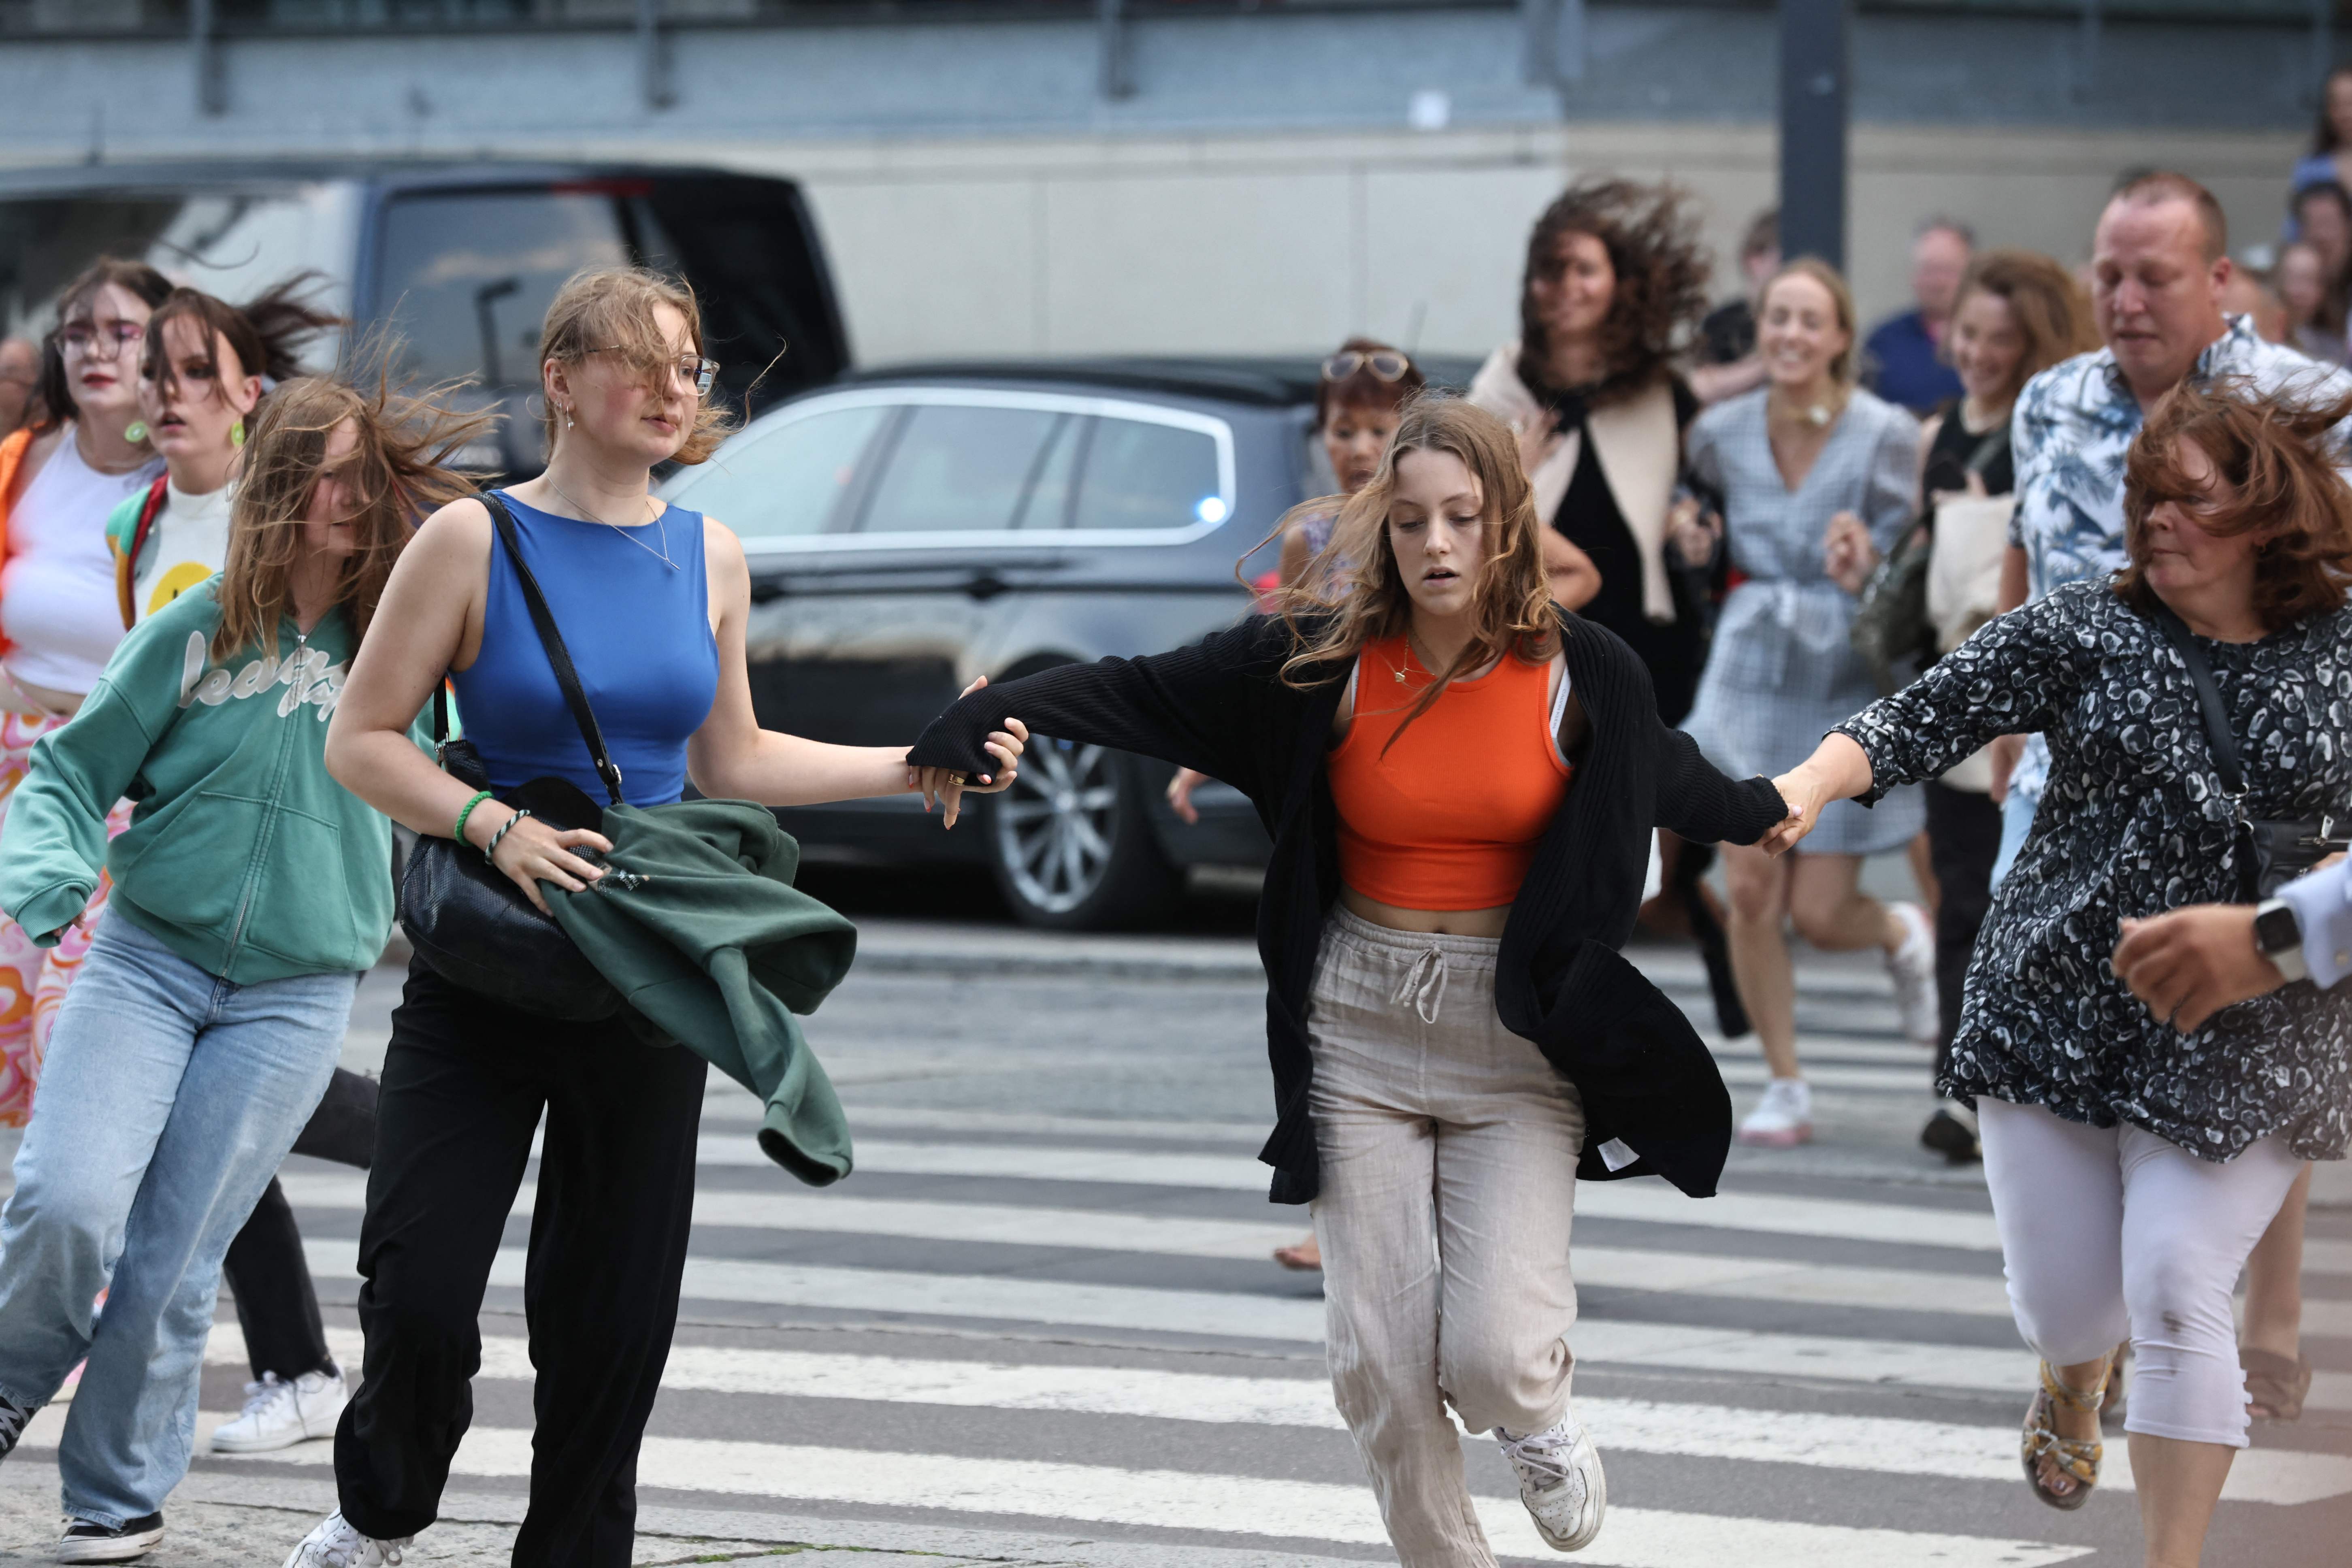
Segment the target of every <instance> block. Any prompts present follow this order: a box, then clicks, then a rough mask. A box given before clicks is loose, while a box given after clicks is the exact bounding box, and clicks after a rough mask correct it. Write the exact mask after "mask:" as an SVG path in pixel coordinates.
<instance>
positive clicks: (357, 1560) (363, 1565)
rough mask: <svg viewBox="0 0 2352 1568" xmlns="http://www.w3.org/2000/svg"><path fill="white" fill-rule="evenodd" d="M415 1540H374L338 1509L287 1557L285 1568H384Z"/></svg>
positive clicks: (303, 1539) (405, 1536)
mask: <svg viewBox="0 0 2352 1568" xmlns="http://www.w3.org/2000/svg"><path fill="white" fill-rule="evenodd" d="M415 1539H416V1538H415V1536H413V1535H404V1536H401V1537H399V1538H398V1539H397V1540H393V1541H378V1540H377V1539H375V1537H373V1536H372V1535H362V1534H361V1533H360V1532H359V1531H357V1530H354V1529H353V1528H352V1523H351V1521H349V1520H347V1519H345V1518H344V1517H343V1514H342V1510H341V1509H337V1510H335V1511H334V1512H332V1513H331V1514H329V1515H328V1516H327V1517H326V1518H325V1519H324V1520H322V1521H320V1524H319V1528H318V1529H316V1530H314V1531H311V1532H310V1534H308V1535H306V1536H304V1537H303V1538H302V1544H301V1545H299V1546H297V1547H296V1548H295V1549H294V1550H293V1552H291V1553H290V1554H289V1556H288V1557H287V1559H286V1563H285V1568H386V1565H387V1564H390V1563H398V1562H399V1561H400V1549H401V1548H402V1547H404V1546H406V1545H407V1544H408V1543H409V1542H412V1541H415Z"/></svg>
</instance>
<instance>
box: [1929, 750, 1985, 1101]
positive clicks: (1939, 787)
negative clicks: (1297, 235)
mask: <svg viewBox="0 0 2352 1568" xmlns="http://www.w3.org/2000/svg"><path fill="white" fill-rule="evenodd" d="M1997 858H2000V807H1999V806H1998V805H1994V804H1993V803H1992V799H1991V797H1990V795H1975V794H1971V793H1970V792H1969V791H1968V790H1964V789H1953V788H1951V787H1950V786H1949V785H1947V784H1936V783H1933V782H1930V783H1929V784H1928V785H1927V863H1928V865H1929V866H1930V867H1931V868H1934V870H1935V873H1936V884H1937V887H1938V888H1939V889H1942V891H1941V893H1940V894H1939V895H1938V901H1937V906H1936V999H1937V1003H1938V1005H1939V1011H1940V1012H1941V1014H1942V1018H1941V1020H1940V1022H1941V1040H1940V1043H1939V1044H1938V1045H1937V1049H1936V1072H1937V1076H1938V1077H1940V1076H1942V1073H1943V1070H1944V1054H1945V1053H1946V1052H1947V1051H1949V1050H1950V1049H1951V1048H1952V1037H1953V1036H1954V1035H1955V1034H1957V1033H1958V1032H1959V1027H1960V983H1961V981H1962V979H1963V978H1964V977H1965V976H1966V975H1967V974H1968V972H1969V956H1970V955H1971V954H1972V953H1974V952H1976V945H1977V930H1978V928H1979V927H1980V926H1982V925H1983V924H1984V918H1985V911H1986V910H1988V909H1990V907H1991V905H1992V863H1993V861H1994V860H1995V859H1997Z"/></svg>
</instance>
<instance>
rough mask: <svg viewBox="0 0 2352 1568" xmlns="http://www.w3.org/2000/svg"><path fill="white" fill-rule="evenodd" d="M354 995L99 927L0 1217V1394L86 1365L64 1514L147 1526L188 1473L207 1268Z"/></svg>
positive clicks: (309, 1099)
mask: <svg viewBox="0 0 2352 1568" xmlns="http://www.w3.org/2000/svg"><path fill="white" fill-rule="evenodd" d="M358 986H359V976H358V975H357V974H355V973H334V974H308V975H299V976H297V977H295V978H293V979H289V980H271V981H263V982H259V983H257V984H250V985H236V984H230V983H229V982H227V981H226V980H221V979H217V978H215V976H213V975H211V974H207V973H205V972H204V971H203V970H201V969H199V968H197V967H196V966H195V965H194V964H193V963H189V962H188V961H187V960H185V959H184V958H182V957H180V956H179V955H178V954H177V953H175V952H173V951H172V950H171V949H170V948H168V947H166V946H164V945H163V943H162V942H158V941H157V940H156V939H155V938H154V937H152V936H150V935H149V934H148V933H147V932H145V931H142V930H141V929H139V927H137V926H136V925H133V924H132V923H131V921H128V920H126V919H124V918H123V916H122V914H121V910H120V908H119V906H118V908H117V909H116V910H111V911H110V912H109V913H108V914H107V916H106V918H105V920H104V921H103V922H102V923H101V924H100V926H99V930H98V936H97V939H96V941H95V942H93V943H92V944H91V946H90V950H89V958H88V960H87V961H86V962H85V963H83V965H82V971H81V974H80V977H79V979H78V980H76V981H75V983H74V987H73V989H72V991H70V992H69V993H68V994H67V996H66V1001H65V1005H64V1006H63V1007H62V1008H60V1009H59V1011H58V1022H57V1028H56V1030H55V1032H54V1033H52V1034H51V1036H50V1037H49V1052H48V1059H47V1062H46V1064H45V1065H44V1068H43V1070H42V1073H41V1087H40V1092H39V1094H38V1096H37V1098H36V1100H35V1101H34V1105H33V1120H32V1123H31V1125H30V1126H29V1127H27V1128H26V1131H25V1142H24V1143H23V1145H22V1146H21V1147H20V1148H19V1149H18V1150H17V1152H16V1191H15V1192H14V1193H12V1194H9V1197H8V1203H7V1206H6V1208H5V1209H0V1394H5V1395H6V1396H7V1397H8V1398H9V1399H10V1400H11V1401H13V1402H14V1403H16V1404H17V1405H26V1406H37V1405H43V1404H46V1403H47V1401H48V1399H49V1398H50V1396H51V1395H53V1394H56V1393H57V1391H58V1385H59V1384H62V1383H64V1382H65V1378H66V1373H68V1372H70V1371H72V1370H73V1365H74V1363H76V1362H78V1361H80V1360H81V1359H83V1357H85V1356H87V1357H88V1358H89V1367H88V1368H87V1369H86V1370H85V1371H84V1372H83V1373H82V1378H81V1386H80V1387H79V1389H78V1390H77V1391H76V1392H75V1394H74V1402H73V1407H72V1409H71V1410H70V1411H69V1412H68V1415H67V1418H66V1431H65V1438H64V1440H63V1442H62V1443H60V1444H59V1446H58V1478H59V1479H60V1480H61V1481H62V1482H63V1492H64V1502H65V1511H66V1512H67V1513H68V1514H70V1515H72V1516H73V1517H75V1518H77V1519H87V1520H94V1521H97V1522H99V1523H100V1524H106V1525H120V1524H121V1523H122V1522H123V1521H126V1520H131V1519H136V1518H139V1517H141V1516H142V1515H144V1514H149V1513H153V1512H155V1511H156V1510H158V1509H160V1508H161V1507H162V1506H163V1499H164V1497H165V1496H166V1495H167V1494H168V1493H169V1492H170V1491H171V1489H173V1487H175V1486H177V1485H178V1484H179V1482H180V1478H181V1477H182V1476H183V1475H184V1474H185V1473H186V1472H187V1468H188V1455H189V1452H190V1450H191V1448H192V1447H194V1442H195V1435H196V1393H197V1383H198V1380H199V1377H200V1375H201V1373H202V1372H203V1370H204V1355H205V1336H206V1334H208V1333H209V1332H210V1331H211V1329H212V1323H213V1303H214V1298H215V1294H216V1293H217V1292H218V1290H219V1289H220V1269H221V1257H222V1255H223V1254H224V1253H226V1251H227V1250H228V1244H229V1240H230V1238H231V1237H234V1236H236V1232H237V1227H238V1226H242V1225H243V1224H244V1223H245V1219H246V1215H248V1214H250V1213H251V1212H252V1210H253V1205H254V1204H255V1202H256V1201H257V1200H258V1199H259V1197H260V1196H261V1192H262V1189H263V1188H264V1187H266V1186H268V1184H269V1179H270V1177H271V1176H273V1175H274V1174H276V1173H277V1171H278V1163H279V1162H280V1161H282V1160H284V1159H285V1158H286V1154H287V1152H288V1151H289V1149H291V1148H292V1147H293V1146H294V1136H295V1134H296V1133H298V1132H299V1131H301V1130H302V1124H303V1122H304V1121H306V1120H307V1119H308V1118H309V1116H310V1110H311V1108H312V1107H313V1106H315V1105H317V1104H318V1103H319V1097H320V1094H321V1093H322V1092H323V1091H324V1090H325V1089H326V1087H327V1078H328V1075H329V1074H331V1072H333V1070H334V1067H335V1058H336V1056H337V1054H338V1053H339V1052H340V1051H341V1049H342V1044H343V1031H344V1028H345V1027H346V1026H347V1025H348V1024H349V1023H350V1020H351V1012H352V995H353V994H355V993H356V991H357V990H358ZM100 1290H104V1291H106V1293H107V1297H106V1310H105V1312H104V1313H103V1314H102V1315H101V1314H99V1313H97V1312H95V1311H94V1310H93V1303H94V1302H95V1301H96V1300H97V1298H98V1293H99V1292H100Z"/></svg>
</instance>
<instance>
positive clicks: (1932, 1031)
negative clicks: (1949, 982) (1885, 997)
mask: <svg viewBox="0 0 2352 1568" xmlns="http://www.w3.org/2000/svg"><path fill="white" fill-rule="evenodd" d="M1886 907H1887V909H1888V910H1891V911H1892V912H1893V913H1894V916H1895V919H1896V920H1898V921H1902V922H1903V945H1902V946H1901V947H1898V948H1896V949H1895V951H1894V952H1890V953H1888V954H1887V955H1886V978H1888V979H1889V980H1892V981H1893V982H1895V1011H1896V1012H1897V1013H1898V1014H1900V1015H1901V1016H1902V1018H1903V1033H1904V1034H1905V1035H1906V1036H1908V1037H1910V1040H1911V1043H1912V1044H1914V1045H1919V1046H1932V1045H1935V1044H1937V1042H1938V1041H1939V1040H1941V1039H1942V1037H1943V1033H1944V1020H1943V1017H1942V1016H1941V1015H1940V1014H1939V1013H1938V1012H1937V1008H1936V931H1935V928H1934V927H1933V926H1931V925H1929V924H1928V923H1927V910H1923V909H1921V908H1920V907H1919V906H1918V905H1916V904H1889V905H1887V906H1886Z"/></svg>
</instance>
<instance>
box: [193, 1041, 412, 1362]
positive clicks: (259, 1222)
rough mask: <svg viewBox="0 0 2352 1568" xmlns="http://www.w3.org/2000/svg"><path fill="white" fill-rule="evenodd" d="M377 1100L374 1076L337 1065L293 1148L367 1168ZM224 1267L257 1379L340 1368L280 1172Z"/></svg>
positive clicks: (231, 1245) (233, 1244)
mask: <svg viewBox="0 0 2352 1568" xmlns="http://www.w3.org/2000/svg"><path fill="white" fill-rule="evenodd" d="M375 1101H376V1084H375V1080H374V1079H372V1078H363V1077H362V1076H361V1075H360V1074H358V1073H355V1072H347V1071H345V1070H344V1069H343V1068H336V1069H335V1076H334V1077H333V1079H331V1080H329V1082H328V1084H327V1093H326V1096H325V1098H324V1099H322V1100H320V1101H319V1109H318V1110H314V1111H312V1112H311V1113H310V1121H309V1122H308V1123H306V1124H305V1125H304V1127H303V1129H302V1135H301V1136H300V1137H299V1138H297V1139H295V1140H294V1152H296V1153H297V1154H309V1155H310V1156H312V1157H313V1158H316V1159H320V1160H333V1161H336V1162H337V1163H341V1164H345V1165H357V1166H358V1167H359V1168H360V1169H361V1170H362V1171H364V1170H366V1169H367V1168H368V1162H369V1161H370V1160H372V1159H373V1158H374V1156H375ZM221 1273H222V1274H223V1275H224V1276H225V1277H226V1279H227V1280H228V1288H229V1293H230V1294H231V1295H232V1296H234V1297H236V1325H237V1327H238V1328H240V1329H242V1330H244V1331H245V1355H246V1359H247V1361H249V1362H251V1363H253V1377H254V1381H255V1382H257V1383H258V1382H259V1381H261V1375H262V1373H276V1374H277V1376H278V1381H279V1382H280V1383H291V1382H293V1381H294V1380H295V1379H296V1378H298V1377H299V1376H301V1375H302V1374H303V1373H306V1372H332V1371H334V1370H335V1358H334V1357H333V1356H332V1355H330V1354H329V1353H328V1352H327V1329H326V1325H325V1324H324V1323H322V1322H320V1320H319V1292H318V1291H317V1289H314V1288H313V1287H312V1285H311V1283H310V1260H309V1259H308V1258H304V1257H303V1256H302V1233H301V1231H300V1230H299V1229H297V1228H296V1226H295V1224H294V1206H293V1205H291V1204H289V1203H288V1202H287V1201H286V1192H285V1189H284V1188H282V1187H280V1186H279V1185H278V1178H277V1177H275V1176H272V1177H271V1178H270V1179H269V1187H268V1191H266V1192H264V1193H263V1194H261V1201H260V1202H259V1203H258V1204H256V1205H254V1208H253V1215H252V1217H251V1218H249V1219H247V1221H246V1222H245V1228H244V1229H242V1230H240V1231H238V1232H237V1233H236V1240H234V1241H232V1242H230V1243H229V1244H228V1256H227V1257H226V1258H223V1259H222V1260H221Z"/></svg>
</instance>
